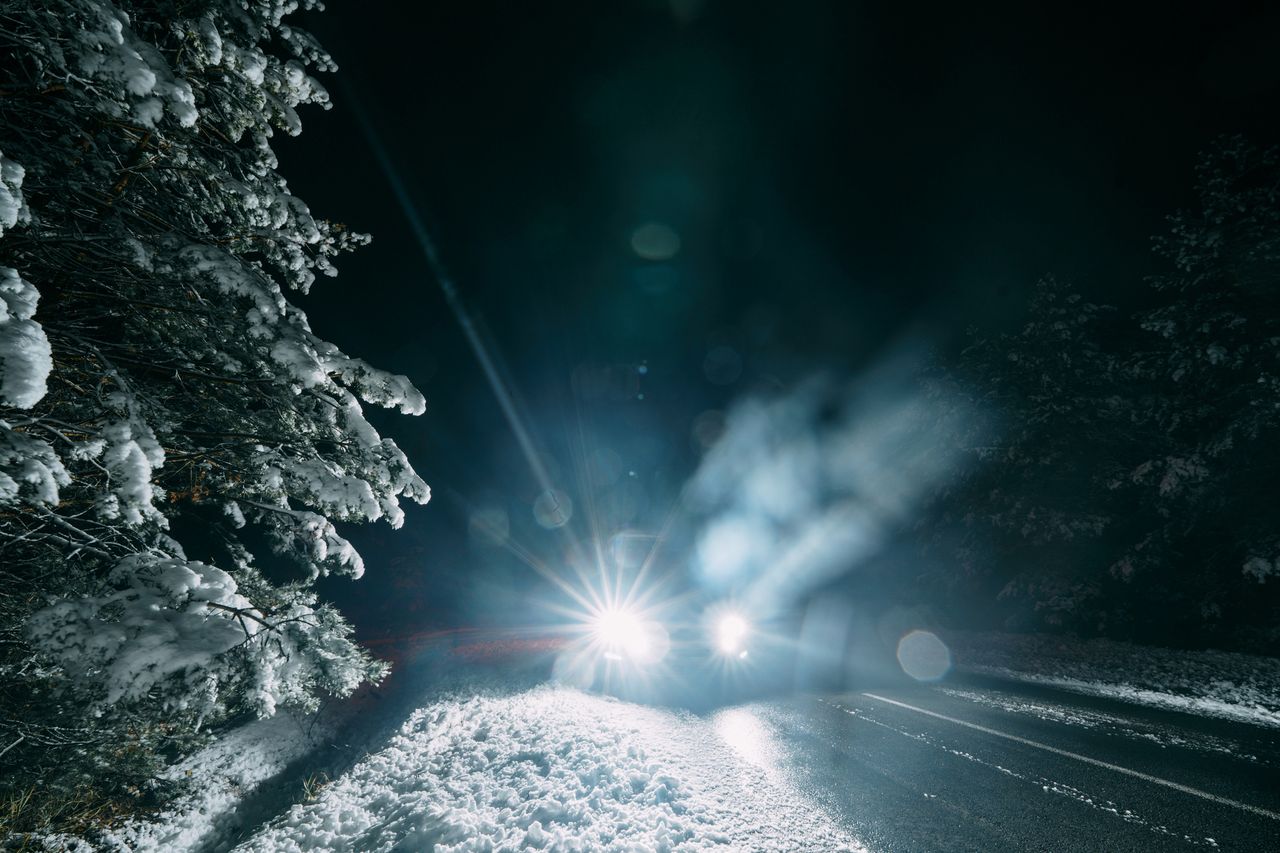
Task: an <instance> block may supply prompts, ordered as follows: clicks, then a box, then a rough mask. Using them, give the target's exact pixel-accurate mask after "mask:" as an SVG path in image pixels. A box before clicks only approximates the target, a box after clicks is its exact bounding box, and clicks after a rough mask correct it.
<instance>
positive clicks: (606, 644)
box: [591, 608, 652, 660]
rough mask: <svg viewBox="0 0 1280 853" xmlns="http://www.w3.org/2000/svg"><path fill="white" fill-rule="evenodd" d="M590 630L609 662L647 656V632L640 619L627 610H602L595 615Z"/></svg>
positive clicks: (640, 658)
mask: <svg viewBox="0 0 1280 853" xmlns="http://www.w3.org/2000/svg"><path fill="white" fill-rule="evenodd" d="M591 628H592V633H593V634H594V635H595V639H596V641H597V642H598V643H599V644H600V645H601V646H602V647H603V649H604V655H605V657H607V658H610V659H611V660H623V659H631V660H644V659H645V658H647V657H648V656H649V653H650V651H651V646H652V644H651V643H650V641H649V632H648V631H646V630H645V625H644V622H642V621H641V619H640V617H638V616H637V615H636V614H634V613H632V612H631V611H629V610H620V609H612V608H611V609H609V610H603V611H601V612H600V613H598V614H596V616H595V619H594V622H593V624H592V626H591Z"/></svg>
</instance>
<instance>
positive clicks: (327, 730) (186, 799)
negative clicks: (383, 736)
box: [45, 711, 333, 853]
mask: <svg viewBox="0 0 1280 853" xmlns="http://www.w3.org/2000/svg"><path fill="white" fill-rule="evenodd" d="M331 726H332V724H331V723H330V724H325V723H321V724H318V725H316V726H314V728H312V727H311V721H310V718H308V717H303V716H295V715H294V714H292V713H290V712H288V711H281V712H280V713H278V714H276V715H275V716H274V717H271V718H269V719H266V720H255V721H254V722H251V723H248V724H247V725H244V726H241V727H240V728H237V729H233V730H231V731H230V732H228V733H227V734H225V735H224V736H222V737H221V738H219V739H218V740H217V741H214V742H213V743H212V744H210V745H209V746H208V747H206V748H204V749H202V750H200V751H198V752H196V753H194V754H193V755H191V756H189V757H188V758H187V759H186V760H184V761H182V762H179V763H178V764H175V765H174V766H173V767H171V768H169V769H168V770H167V771H166V772H165V777H166V778H169V779H172V780H175V781H180V782H181V781H187V782H189V783H190V787H189V790H187V791H186V792H185V793H183V794H182V795H181V796H179V797H178V799H177V800H175V801H174V802H173V803H171V804H170V805H169V806H168V807H167V808H165V809H164V810H163V811H161V812H159V813H158V814H154V815H150V816H149V817H148V818H147V819H145V820H142V819H135V820H130V821H127V822H126V823H124V824H123V825H121V826H118V827H113V828H110V829H105V830H102V831H101V832H100V833H96V834H95V837H94V839H93V842H92V843H90V842H88V841H85V840H83V839H73V838H69V837H63V838H57V839H53V838H50V839H46V840H45V843H46V844H49V845H50V849H64V850H70V851H90V850H98V851H130V853H145V851H156V853H162V851H176V850H193V849H196V848H198V847H199V846H200V845H202V844H204V843H205V842H206V841H208V840H209V838H210V837H212V835H214V834H215V833H216V831H217V827H218V823H219V822H220V821H221V820H222V819H223V818H225V817H226V816H228V815H229V814H231V812H233V811H234V810H235V809H236V807H237V805H238V804H239V803H240V802H241V801H242V800H243V798H244V797H245V795H246V794H248V793H250V792H251V791H253V790H254V789H255V788H257V787H258V786H260V785H261V784H262V783H263V782H265V781H266V780H268V779H270V778H272V777H273V776H275V775H276V774H278V773H280V772H281V771H282V770H284V769H285V767H287V766H288V765H289V764H290V763H291V762H293V761H295V760H296V759H298V758H300V757H301V756H303V755H305V754H306V753H307V752H308V751H309V750H311V749H312V747H313V745H314V744H315V743H317V742H318V741H319V740H321V739H324V738H327V737H330V736H332V734H333V732H332V729H331Z"/></svg>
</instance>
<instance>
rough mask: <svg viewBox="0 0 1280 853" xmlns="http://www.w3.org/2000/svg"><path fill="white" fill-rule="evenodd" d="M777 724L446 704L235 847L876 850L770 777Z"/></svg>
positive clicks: (561, 694)
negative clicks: (770, 727) (771, 731)
mask: <svg viewBox="0 0 1280 853" xmlns="http://www.w3.org/2000/svg"><path fill="white" fill-rule="evenodd" d="M741 713H745V714H749V712H745V711H744V712H741ZM765 726H767V724H765V723H762V722H759V721H757V720H755V719H754V718H752V719H747V718H736V719H734V720H730V721H729V722H728V723H727V724H726V723H723V722H721V723H717V722H715V721H710V722H709V721H704V720H701V719H699V718H697V717H693V716H691V715H687V714H679V713H672V712H669V711H664V710H659V709H655V708H648V707H643V706H638V705H632V704H629V703H625V702H619V701H616V700H613V699H609V698H606V697H600V696H592V695H588V694H584V693H581V692H579V691H577V690H573V689H569V688H563V687H553V686H542V687H536V688H534V689H531V690H527V691H524V692H520V693H516V694H514V695H505V696H504V695H497V696H494V695H489V696H476V695H471V696H466V697H459V698H453V699H442V700H438V701H434V702H432V703H431V704H429V705H427V706H425V707H423V708H421V709H419V710H418V711H416V712H415V713H414V714H413V715H412V716H411V717H410V718H409V720H408V721H407V722H406V723H405V724H404V726H403V727H402V728H401V730H400V732H399V734H398V735H396V736H395V737H394V738H392V739H391V741H390V742H389V743H388V744H387V746H386V747H385V748H384V749H382V750H381V751H379V752H378V753H376V754H374V755H371V756H369V757H368V758H366V759H364V760H363V761H362V762H361V763H359V764H357V765H356V766H355V767H354V768H352V770H351V771H350V772H348V773H347V774H346V775H344V776H342V777H341V778H339V779H338V780H336V781H335V782H333V783H332V784H331V785H329V786H328V787H327V788H325V790H324V792H323V793H322V795H321V796H320V798H319V799H318V801H316V802H314V803H309V804H304V805H295V806H294V807H293V808H292V809H291V810H290V811H289V812H288V813H286V814H285V815H282V816H281V817H280V818H279V819H278V820H277V821H275V822H274V823H273V824H271V825H269V826H268V827H267V828H265V829H264V830H263V831H262V832H260V833H259V834H258V835H257V836H255V837H254V838H252V839H250V840H248V841H246V842H245V843H243V844H242V845H241V846H240V847H238V848H236V849H237V850H238V851H243V853H251V851H262V853H290V851H319V850H330V851H349V850H360V851H391V850H429V849H433V850H437V851H441V853H445V851H455V850H517V849H519V850H524V849H542V848H545V849H551V850H566V851H572V850H601V849H613V850H657V851H662V850H698V849H707V848H720V849H755V850H863V849H865V848H863V847H862V846H861V845H860V844H859V843H858V842H857V841H856V840H855V839H854V838H852V837H851V836H849V835H848V834H847V833H845V832H844V831H843V830H842V829H841V828H840V827H839V826H838V825H837V824H836V823H835V822H834V821H833V820H832V819H831V818H830V817H829V816H828V815H827V814H826V813H825V812H823V811H822V810H821V809H820V808H819V807H818V806H816V805H813V804H812V803H810V802H809V801H807V800H806V798H805V797H804V796H803V795H802V794H800V793H799V792H798V791H797V790H796V789H795V788H793V787H792V786H791V785H790V784H789V783H788V782H787V781H786V779H785V774H784V773H782V771H781V770H779V769H777V768H776V767H769V766H764V765H766V764H767V763H768V760H767V759H768V755H769V749H768V743H767V742H768V738H769V733H768V731H767V729H766V728H765ZM726 732H727V734H726Z"/></svg>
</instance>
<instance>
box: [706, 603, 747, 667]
mask: <svg viewBox="0 0 1280 853" xmlns="http://www.w3.org/2000/svg"><path fill="white" fill-rule="evenodd" d="M750 633H751V626H750V625H749V624H748V623H747V620H746V619H744V618H743V617H742V616H741V615H739V614H737V613H723V614H721V615H720V616H719V617H717V618H716V622H715V644H716V651H718V652H720V654H722V655H729V656H732V657H746V656H747V635H748V634H750Z"/></svg>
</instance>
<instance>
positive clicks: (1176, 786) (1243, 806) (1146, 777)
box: [862, 693, 1280, 820]
mask: <svg viewBox="0 0 1280 853" xmlns="http://www.w3.org/2000/svg"><path fill="white" fill-rule="evenodd" d="M862 695H863V696H866V697H867V698H868V699H875V700H876V701H877V702H884V703H885V704H887V705H896V706H897V707H899V708H905V709H906V710H908V711H915V712H916V713H917V714H924V715H926V716H929V717H937V718H938V719H939V720H946V721H947V722H948V723H955V724H956V725H957V726H964V727H965V728H969V729H973V730H975V731H979V732H983V733H985V734H989V735H995V736H996V737H1002V738H1004V739H1005V740H1011V741H1016V742H1017V743H1020V744H1023V745H1025V746H1032V747H1035V748H1036V749H1043V750H1044V751H1045V752H1052V753H1053V754H1054V755H1061V756H1062V757H1064V758H1073V759H1075V760H1076V761H1083V762H1084V763H1085V764H1092V765H1094V766H1095V767H1103V768H1106V769H1107V770H1114V771H1115V772H1116V773H1123V774H1125V775H1126V776H1133V777H1134V778H1136V779H1141V780H1143V781H1144V782H1151V783H1152V784H1154V785H1163V786H1164V787H1166V788H1172V789H1173V790H1175V791H1181V792H1182V793H1184V794H1190V795H1192V796H1193V797H1200V798H1201V799H1203V800H1209V801H1211V802H1214V803H1218V804H1219V805H1223V806H1231V807H1232V808H1237V809H1240V810H1242V811H1246V812H1250V813H1252V814H1256V815H1261V816H1262V817H1268V818H1271V819H1272V820H1280V813H1276V812H1273V811H1270V810H1268V809H1264V808H1261V807H1259V806H1251V805H1249V804H1248V803H1242V802H1239V801H1237V800H1232V799H1228V798H1227V797H1219V796H1218V795H1217V794H1211V793H1209V792H1208V791H1202V790H1200V789H1199V788H1192V787H1191V786H1190V785H1183V784H1180V783H1178V782H1171V781H1169V780H1168V779H1161V778H1160V777H1159V776H1152V775H1150V774H1148V773H1143V772H1141V771H1138V770H1130V769H1129V768H1128V767H1121V766H1120V765H1119V764H1112V763H1111V762H1109V761H1100V760H1099V759H1097V758H1090V757H1089V756H1087V755H1081V754H1080V753H1078V752H1070V751H1068V750H1065V749H1058V748H1057V747H1056V746H1049V744H1047V743H1040V742H1039V741H1035V740H1031V739H1029V738H1025V737H1019V736H1018V735H1011V734H1009V733H1008V732H1002V731H998V730H996V729H992V728H987V727H986V726H980V725H978V724H977V723H971V722H969V721H967V720H959V719H956V718H955V717H948V716H947V715H946V714H939V713H938V712H937V711H930V710H927V709H925V708H917V707H916V706H915V705H908V704H907V703H906V702H899V701H898V700H896V699H886V698H885V697H884V696H877V695H876V694H874V693H863V694H862Z"/></svg>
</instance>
